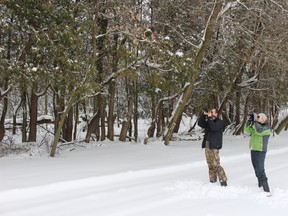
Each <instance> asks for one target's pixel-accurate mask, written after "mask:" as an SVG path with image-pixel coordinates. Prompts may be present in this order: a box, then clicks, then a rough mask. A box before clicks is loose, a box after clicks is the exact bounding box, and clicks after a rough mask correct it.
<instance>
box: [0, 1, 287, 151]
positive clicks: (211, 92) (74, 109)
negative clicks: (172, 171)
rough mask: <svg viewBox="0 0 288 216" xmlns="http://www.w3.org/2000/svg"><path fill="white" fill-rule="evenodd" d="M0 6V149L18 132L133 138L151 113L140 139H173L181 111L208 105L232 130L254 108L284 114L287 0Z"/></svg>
mask: <svg viewBox="0 0 288 216" xmlns="http://www.w3.org/2000/svg"><path fill="white" fill-rule="evenodd" d="M0 5H1V7H0V21H1V22H0V56H1V58H0V115H1V116H0V117H1V119H0V141H1V155H4V154H6V153H7V152H9V150H10V149H11V148H12V147H11V146H13V139H12V138H11V137H13V135H15V134H17V133H18V134H21V137H22V142H23V143H37V144H38V145H42V144H43V143H44V144H45V145H47V148H48V149H49V151H50V156H52V157H53V156H54V154H55V151H56V149H57V145H58V143H59V142H62V143H76V142H79V141H80V142H81V141H85V142H87V143H89V142H90V141H91V140H96V141H103V140H105V139H109V140H112V141H113V140H114V139H115V138H116V137H117V139H118V137H119V140H120V141H123V142H124V141H127V140H130V141H136V142H137V141H138V125H139V124H138V121H139V119H146V120H149V121H150V124H151V126H150V127H149V129H148V131H147V137H146V139H145V140H144V143H145V144H147V143H148V142H149V138H151V137H162V138H163V140H164V143H165V144H169V140H170V139H171V138H172V135H173V133H177V132H178V130H179V125H180V121H181V117H182V115H188V116H189V117H191V118H192V117H194V116H196V117H197V116H199V113H201V112H202V110H203V109H205V108H211V107H217V108H218V109H219V110H220V111H221V115H222V118H223V119H224V121H225V124H226V125H227V128H229V129H230V131H231V133H233V134H235V135H238V134H241V133H242V129H243V123H244V122H245V121H246V118H247V115H248V114H249V113H251V112H264V113H266V114H267V116H269V119H270V121H271V124H272V126H273V129H274V131H275V132H276V133H280V132H281V130H283V129H284V128H285V127H286V126H287V124H288V118H287V117H285V116H284V118H281V119H280V118H279V113H280V112H281V110H283V109H286V107H287V102H288V89H287V84H288V79H287V72H288V67H287V62H288V61H287V60H288V30H287V29H288V2H287V1H286V0H255V1H249V0H243V1H240V0H236V1H231V0H230V1H228V0H226V1H225V0H215V1H212V0H206V1H203V0H121V1H117V0H60V1H55V0H37V1H34V0H25V1H19V0H1V1H0ZM279 120H281V121H279ZM79 124H82V125H83V124H84V125H85V126H84V127H82V128H81V130H82V132H85V137H84V138H83V140H79V137H78V136H77V134H79V130H80V129H79V127H78V126H79ZM194 126H195V125H194ZM194 126H193V125H192V126H191V129H190V130H189V132H191V131H192V130H193V127H194ZM115 127H117V128H121V129H120V130H119V131H120V133H119V134H116V133H115ZM40 131H45V133H41V132H40ZM43 134H45V136H43ZM47 134H50V135H52V140H51V139H50V138H51V136H50V138H48V136H47V137H46V135H47Z"/></svg>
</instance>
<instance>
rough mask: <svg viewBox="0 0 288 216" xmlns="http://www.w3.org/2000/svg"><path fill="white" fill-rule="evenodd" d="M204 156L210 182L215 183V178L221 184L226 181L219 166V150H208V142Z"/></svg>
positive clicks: (223, 172)
mask: <svg viewBox="0 0 288 216" xmlns="http://www.w3.org/2000/svg"><path fill="white" fill-rule="evenodd" d="M205 156H206V161H207V164H208V169H209V179H210V181H216V180H217V177H218V179H219V180H220V181H221V182H222V181H227V177H226V174H225V171H224V169H223V167H222V166H221V165H220V157H219V150H218V149H209V142H206V146H205Z"/></svg>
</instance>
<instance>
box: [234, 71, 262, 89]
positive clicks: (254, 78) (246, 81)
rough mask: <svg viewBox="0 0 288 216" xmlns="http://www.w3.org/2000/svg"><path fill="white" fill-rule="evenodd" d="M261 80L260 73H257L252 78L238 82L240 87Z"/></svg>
mask: <svg viewBox="0 0 288 216" xmlns="http://www.w3.org/2000/svg"><path fill="white" fill-rule="evenodd" d="M258 81H259V80H258V74H255V75H254V76H253V77H251V78H250V79H248V80H245V81H243V82H242V83H240V84H238V86H240V87H242V88H243V87H246V86H250V85H252V84H254V83H257V82H258Z"/></svg>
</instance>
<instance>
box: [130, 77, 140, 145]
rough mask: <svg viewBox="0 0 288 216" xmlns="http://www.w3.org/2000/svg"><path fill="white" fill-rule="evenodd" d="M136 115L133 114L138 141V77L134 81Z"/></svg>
mask: <svg viewBox="0 0 288 216" xmlns="http://www.w3.org/2000/svg"><path fill="white" fill-rule="evenodd" d="M134 92H135V94H134V116H133V125H134V140H135V142H137V140H138V118H139V114H138V97H139V94H138V80H137V79H136V80H135V82H134ZM131 129H132V128H131Z"/></svg>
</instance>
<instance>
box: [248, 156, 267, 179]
mask: <svg viewBox="0 0 288 216" xmlns="http://www.w3.org/2000/svg"><path fill="white" fill-rule="evenodd" d="M265 157H266V152H260V151H251V161H252V165H253V168H254V171H255V175H256V177H257V178H258V180H259V181H260V182H263V181H267V176H266V173H265V168H264V163H265Z"/></svg>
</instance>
